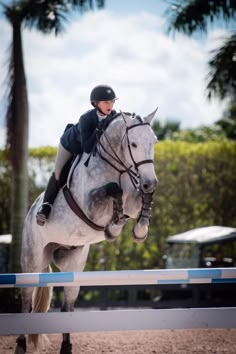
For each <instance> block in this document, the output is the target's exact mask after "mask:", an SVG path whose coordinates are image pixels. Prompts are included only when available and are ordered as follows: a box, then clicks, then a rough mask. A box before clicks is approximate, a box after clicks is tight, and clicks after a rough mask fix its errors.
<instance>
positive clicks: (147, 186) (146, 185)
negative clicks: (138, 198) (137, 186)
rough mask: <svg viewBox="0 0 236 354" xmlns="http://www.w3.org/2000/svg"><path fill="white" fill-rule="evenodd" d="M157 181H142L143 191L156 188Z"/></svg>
mask: <svg viewBox="0 0 236 354" xmlns="http://www.w3.org/2000/svg"><path fill="white" fill-rule="evenodd" d="M157 183H158V181H157V180H156V179H155V180H153V181H149V182H146V183H143V191H145V192H152V191H154V190H155V189H156V187H157Z"/></svg>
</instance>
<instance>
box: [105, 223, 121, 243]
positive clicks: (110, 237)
mask: <svg viewBox="0 0 236 354" xmlns="http://www.w3.org/2000/svg"><path fill="white" fill-rule="evenodd" d="M104 234H105V239H106V240H107V241H109V242H114V241H115V240H116V239H117V237H118V236H119V235H118V236H114V235H113V234H112V233H111V232H110V230H109V225H108V226H106V227H105V230H104Z"/></svg>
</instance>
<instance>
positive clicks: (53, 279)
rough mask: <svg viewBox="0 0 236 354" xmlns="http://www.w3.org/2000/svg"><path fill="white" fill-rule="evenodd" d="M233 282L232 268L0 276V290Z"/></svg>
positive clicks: (233, 273)
mask: <svg viewBox="0 0 236 354" xmlns="http://www.w3.org/2000/svg"><path fill="white" fill-rule="evenodd" d="M235 282H236V268H200V269H199V268H197V269H165V270H160V269H152V270H122V271H96V272H64V273H63V272H61V273H60V272H58V273H25V274H24V273H16V274H0V288H13V287H16V288H25V287H46V286H105V285H151V284H207V283H208V284H209V283H235Z"/></svg>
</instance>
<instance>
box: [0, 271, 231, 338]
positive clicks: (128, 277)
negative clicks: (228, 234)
mask: <svg viewBox="0 0 236 354" xmlns="http://www.w3.org/2000/svg"><path fill="white" fill-rule="evenodd" d="M235 282H236V268H210V269H205V268H204V269H203V268H201V269H169V270H155V269H154V270H126V271H97V272H69V273H26V274H20V273H18V274H0V287H2V288H13V287H17V288H19V287H45V286H78V285H79V286H104V285H152V284H157V285H158V284H203V283H212V284H213V283H235ZM190 328H236V307H231V308H230V307H224V308H200V309H199V308H196V309H194V308H193V309H142V310H140V309H136V310H108V311H75V312H63V313H59V312H49V313H29V314H28V313H27V314H23V313H20V314H1V315H0V335H18V334H20V333H25V334H32V333H73V332H91V331H92V332H93V331H128V330H157V329H190Z"/></svg>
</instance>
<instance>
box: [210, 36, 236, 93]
mask: <svg viewBox="0 0 236 354" xmlns="http://www.w3.org/2000/svg"><path fill="white" fill-rule="evenodd" d="M212 54H213V57H212V59H211V60H210V61H209V63H208V65H209V68H210V72H209V73H208V75H207V80H208V84H207V91H208V98H209V99H211V98H212V96H217V97H219V98H221V99H224V98H226V96H227V97H228V96H229V97H232V98H233V99H234V100H235V99H236V34H233V35H231V36H230V37H229V38H227V39H226V40H225V42H224V45H223V46H222V47H220V48H219V49H217V50H214V51H212Z"/></svg>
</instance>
